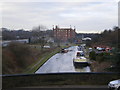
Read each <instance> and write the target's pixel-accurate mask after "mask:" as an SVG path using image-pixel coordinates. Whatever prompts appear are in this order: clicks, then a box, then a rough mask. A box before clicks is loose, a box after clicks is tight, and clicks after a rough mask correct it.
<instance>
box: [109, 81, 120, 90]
mask: <svg viewBox="0 0 120 90" xmlns="http://www.w3.org/2000/svg"><path fill="white" fill-rule="evenodd" d="M108 88H109V90H120V79H118V80H113V81H110V82H109V84H108Z"/></svg>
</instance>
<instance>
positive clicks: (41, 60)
mask: <svg viewBox="0 0 120 90" xmlns="http://www.w3.org/2000/svg"><path fill="white" fill-rule="evenodd" d="M59 50H60V48H57V49H55V50H53V51H52V52H47V53H45V54H43V55H42V56H41V57H39V58H38V60H39V61H37V62H35V63H34V64H32V65H30V66H29V67H28V68H27V69H26V70H25V71H24V72H23V73H24V74H32V73H35V72H36V71H37V70H38V69H39V68H40V67H41V66H42V65H43V64H44V63H45V62H46V61H47V60H48V59H49V58H51V57H52V56H53V55H55V54H56V53H58V52H59Z"/></svg>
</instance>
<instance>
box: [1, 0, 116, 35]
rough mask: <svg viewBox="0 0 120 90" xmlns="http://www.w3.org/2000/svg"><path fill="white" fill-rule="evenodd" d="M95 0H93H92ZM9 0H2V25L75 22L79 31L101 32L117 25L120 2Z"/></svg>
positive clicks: (66, 25)
mask: <svg viewBox="0 0 120 90" xmlns="http://www.w3.org/2000/svg"><path fill="white" fill-rule="evenodd" d="M93 1H94V0H93ZM93 1H91V2H88V0H86V2H77V0H76V2H72V1H69V2H55V1H54V0H53V2H48V1H47V2H6V3H2V9H1V10H2V26H3V27H6V28H9V29H21V28H23V29H26V30H29V29H30V30H31V29H32V28H33V27H34V26H38V25H41V24H42V25H45V26H46V27H47V28H48V29H52V25H59V26H60V27H69V26H70V25H71V26H72V27H74V26H76V29H77V32H87V33H89V32H93V33H96V32H101V31H103V30H104V29H109V28H112V27H113V26H117V25H118V3H117V2H116V1H112V2H108V0H107V2H105V0H101V1H99V2H93Z"/></svg>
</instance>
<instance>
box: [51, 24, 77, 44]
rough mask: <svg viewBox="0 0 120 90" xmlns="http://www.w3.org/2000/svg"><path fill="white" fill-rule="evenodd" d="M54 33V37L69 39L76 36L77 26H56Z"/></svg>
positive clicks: (61, 39) (63, 39)
mask: <svg viewBox="0 0 120 90" xmlns="http://www.w3.org/2000/svg"><path fill="white" fill-rule="evenodd" d="M53 34H54V39H57V40H60V41H63V42H65V41H67V40H69V39H73V38H75V34H76V33H75V28H74V29H72V28H71V27H70V28H59V27H58V26H56V27H55V28H54V27H53Z"/></svg>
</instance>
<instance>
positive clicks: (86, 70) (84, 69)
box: [75, 66, 91, 72]
mask: <svg viewBox="0 0 120 90" xmlns="http://www.w3.org/2000/svg"><path fill="white" fill-rule="evenodd" d="M75 71H76V72H91V70H90V67H89V66H87V67H79V68H75Z"/></svg>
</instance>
